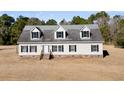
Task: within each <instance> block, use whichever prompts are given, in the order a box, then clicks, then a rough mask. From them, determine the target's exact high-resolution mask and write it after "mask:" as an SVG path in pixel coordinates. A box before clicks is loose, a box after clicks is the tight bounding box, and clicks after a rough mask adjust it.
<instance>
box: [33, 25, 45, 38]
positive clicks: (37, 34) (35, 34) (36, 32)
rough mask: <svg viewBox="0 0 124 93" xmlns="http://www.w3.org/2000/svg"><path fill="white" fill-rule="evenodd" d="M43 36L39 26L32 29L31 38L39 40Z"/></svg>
mask: <svg viewBox="0 0 124 93" xmlns="http://www.w3.org/2000/svg"><path fill="white" fill-rule="evenodd" d="M42 36H43V32H42V31H41V29H39V28H38V27H35V28H34V29H33V30H31V40H37V39H38V40H39V39H40V38H41V37H42Z"/></svg>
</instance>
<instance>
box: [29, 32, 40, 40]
mask: <svg viewBox="0 0 124 93" xmlns="http://www.w3.org/2000/svg"><path fill="white" fill-rule="evenodd" d="M34 33H35V35H34ZM31 36H32V37H31V38H32V39H38V38H39V32H31ZM34 36H35V37H34ZM36 36H37V37H36Z"/></svg>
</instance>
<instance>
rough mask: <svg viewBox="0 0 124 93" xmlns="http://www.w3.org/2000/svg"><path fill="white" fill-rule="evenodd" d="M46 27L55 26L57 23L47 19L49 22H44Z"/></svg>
mask: <svg viewBox="0 0 124 93" xmlns="http://www.w3.org/2000/svg"><path fill="white" fill-rule="evenodd" d="M46 25H57V22H56V20H54V19H49V20H48V21H47V22H46Z"/></svg>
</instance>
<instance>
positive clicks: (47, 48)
mask: <svg viewBox="0 0 124 93" xmlns="http://www.w3.org/2000/svg"><path fill="white" fill-rule="evenodd" d="M48 53H49V46H48V45H44V54H48Z"/></svg>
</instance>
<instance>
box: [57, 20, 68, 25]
mask: <svg viewBox="0 0 124 93" xmlns="http://www.w3.org/2000/svg"><path fill="white" fill-rule="evenodd" d="M59 24H61V25H67V24H68V22H67V21H66V20H65V19H62V20H61V21H60V23H59Z"/></svg>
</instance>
